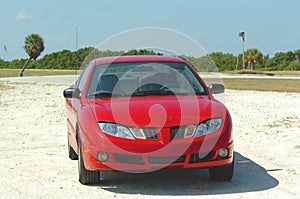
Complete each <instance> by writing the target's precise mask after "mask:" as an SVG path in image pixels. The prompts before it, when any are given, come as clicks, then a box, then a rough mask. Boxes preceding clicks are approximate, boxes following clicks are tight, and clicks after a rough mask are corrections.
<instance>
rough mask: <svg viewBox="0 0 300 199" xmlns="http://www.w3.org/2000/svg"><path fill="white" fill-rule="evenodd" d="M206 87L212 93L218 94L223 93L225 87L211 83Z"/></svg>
mask: <svg viewBox="0 0 300 199" xmlns="http://www.w3.org/2000/svg"><path fill="white" fill-rule="evenodd" d="M208 88H209V90H210V92H211V93H212V94H220V93H224V91H225V87H224V85H223V84H211V85H209V87H208Z"/></svg>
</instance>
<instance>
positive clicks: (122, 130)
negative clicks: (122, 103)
mask: <svg viewBox="0 0 300 199" xmlns="http://www.w3.org/2000/svg"><path fill="white" fill-rule="evenodd" d="M98 125H99V127H100V129H101V130H102V131H103V132H105V133H107V134H109V135H112V136H116V137H120V138H127V139H132V140H134V139H135V138H134V136H133V135H132V133H131V132H130V130H129V129H128V128H127V127H125V126H122V125H120V124H115V123H102V122H100V123H98Z"/></svg>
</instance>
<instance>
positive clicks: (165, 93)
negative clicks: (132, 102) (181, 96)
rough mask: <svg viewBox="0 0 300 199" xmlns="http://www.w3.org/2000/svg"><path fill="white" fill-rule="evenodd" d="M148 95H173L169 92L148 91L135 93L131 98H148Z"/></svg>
mask: <svg viewBox="0 0 300 199" xmlns="http://www.w3.org/2000/svg"><path fill="white" fill-rule="evenodd" d="M148 95H152V96H155V95H175V94H174V93H173V92H172V91H170V90H149V91H135V92H134V93H132V96H148Z"/></svg>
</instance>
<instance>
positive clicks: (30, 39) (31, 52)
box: [19, 34, 45, 77]
mask: <svg viewBox="0 0 300 199" xmlns="http://www.w3.org/2000/svg"><path fill="white" fill-rule="evenodd" d="M23 48H24V50H25V51H26V53H27V54H28V56H29V58H28V60H27V61H26V63H25V64H24V66H23V68H22V70H21V72H20V73H19V77H22V76H23V72H24V70H25V68H26V66H27V65H28V64H29V62H30V61H31V60H32V59H34V60H36V59H37V58H38V56H39V55H40V54H41V53H42V52H43V50H44V48H45V47H44V40H43V38H42V37H41V36H40V35H38V34H31V35H28V36H27V37H26V38H25V45H24V47H23Z"/></svg>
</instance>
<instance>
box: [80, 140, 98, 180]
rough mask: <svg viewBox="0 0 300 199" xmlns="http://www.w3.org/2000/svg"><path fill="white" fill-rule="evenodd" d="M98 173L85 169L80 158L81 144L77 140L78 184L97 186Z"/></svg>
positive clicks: (81, 157)
mask: <svg viewBox="0 0 300 199" xmlns="http://www.w3.org/2000/svg"><path fill="white" fill-rule="evenodd" d="M100 172H101V171H99V170H98V171H89V170H87V169H86V168H85V166H84V162H83V156H82V143H81V140H80V138H78V173H79V182H80V183H81V184H84V185H87V184H98V183H100Z"/></svg>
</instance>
